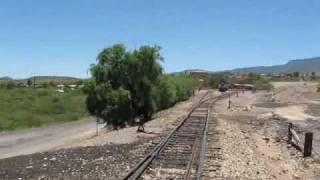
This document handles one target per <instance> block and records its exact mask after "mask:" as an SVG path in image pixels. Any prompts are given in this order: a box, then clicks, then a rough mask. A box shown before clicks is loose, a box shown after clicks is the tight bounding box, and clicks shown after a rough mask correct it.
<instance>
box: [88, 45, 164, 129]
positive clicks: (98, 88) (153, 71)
mask: <svg viewBox="0 0 320 180" xmlns="http://www.w3.org/2000/svg"><path fill="white" fill-rule="evenodd" d="M159 51H160V48H159V47H158V46H142V47H140V48H139V49H136V50H134V51H133V52H129V51H127V50H126V48H125V47H124V46H123V45H121V44H116V45H114V46H112V47H110V48H106V49H104V50H103V51H102V52H101V53H100V54H99V55H98V58H97V60H98V63H97V64H96V65H92V66H91V69H90V70H91V74H92V79H91V80H90V81H89V82H87V83H86V85H85V88H84V91H85V92H86V93H87V94H88V98H87V109H88V110H89V112H90V113H91V114H94V115H96V116H97V117H99V118H102V119H104V120H105V121H106V122H107V123H109V124H111V125H113V126H114V127H119V126H123V125H124V124H125V123H126V122H128V121H132V120H133V119H134V118H136V117H141V116H142V117H143V118H142V119H141V120H142V121H147V120H150V119H151V117H152V114H153V113H154V112H155V111H156V108H157V107H156V103H155V99H154V96H153V87H154V86H155V85H156V84H157V83H158V81H159V77H160V75H161V74H162V67H161V65H160V64H159V61H160V60H162V57H161V56H160V53H159Z"/></svg>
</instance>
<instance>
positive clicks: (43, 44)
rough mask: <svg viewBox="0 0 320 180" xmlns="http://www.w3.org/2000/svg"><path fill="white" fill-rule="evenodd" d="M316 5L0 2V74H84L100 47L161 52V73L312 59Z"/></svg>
mask: <svg viewBox="0 0 320 180" xmlns="http://www.w3.org/2000/svg"><path fill="white" fill-rule="evenodd" d="M319 19H320V1H317V0H303V1H302V0H281V1H279V0H268V1H257V0H232V1H231V0H206V1H204V0H198V1H194V0H161V1H159V0H158V1H156V0H54V1H44V0H32V1H31V0H1V1H0V76H11V77H15V78H23V77H29V76H31V75H33V74H36V75H66V76H76V77H87V76H88V75H87V69H88V67H89V65H90V64H92V63H95V58H96V56H97V54H98V52H99V51H101V50H102V49H103V48H104V47H108V46H111V45H112V44H114V43H123V44H125V45H126V46H127V47H128V48H129V49H134V48H137V47H139V46H140V45H148V44H150V45H153V44H157V45H160V46H161V47H162V55H163V57H164V58H165V62H164V63H163V65H164V68H165V70H166V71H167V72H174V71H180V70H184V69H189V68H201V69H207V70H224V69H232V68H236V67H246V66H256V65H274V64H282V63H285V62H286V61H287V60H290V59H296V58H307V57H315V56H320V52H319V50H320V45H319V42H320V23H319Z"/></svg>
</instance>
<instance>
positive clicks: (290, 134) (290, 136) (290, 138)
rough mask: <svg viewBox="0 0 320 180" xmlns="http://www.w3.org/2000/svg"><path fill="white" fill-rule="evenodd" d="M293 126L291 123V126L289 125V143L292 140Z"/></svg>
mask: <svg viewBox="0 0 320 180" xmlns="http://www.w3.org/2000/svg"><path fill="white" fill-rule="evenodd" d="M292 127H293V124H292V123H289V126H288V143H291V142H292V132H291V129H292Z"/></svg>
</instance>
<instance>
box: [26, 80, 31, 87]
mask: <svg viewBox="0 0 320 180" xmlns="http://www.w3.org/2000/svg"><path fill="white" fill-rule="evenodd" d="M27 85H28V86H29V87H30V86H32V81H31V79H28V80H27Z"/></svg>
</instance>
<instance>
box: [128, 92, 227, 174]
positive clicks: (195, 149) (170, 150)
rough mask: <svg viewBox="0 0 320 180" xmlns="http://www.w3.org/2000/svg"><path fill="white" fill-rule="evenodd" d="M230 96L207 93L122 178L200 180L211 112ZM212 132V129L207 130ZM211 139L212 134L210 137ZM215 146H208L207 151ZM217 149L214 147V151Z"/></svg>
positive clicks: (203, 170) (205, 169)
mask: <svg viewBox="0 0 320 180" xmlns="http://www.w3.org/2000/svg"><path fill="white" fill-rule="evenodd" d="M229 95H230V94H223V95H220V96H216V97H212V93H210V92H209V91H208V93H206V94H205V95H204V96H203V97H202V99H201V100H200V101H199V103H198V104H197V105H195V106H194V107H193V108H192V109H191V111H190V113H189V114H188V115H187V116H186V117H185V118H184V119H183V120H182V121H181V122H180V123H179V124H178V125H177V126H176V127H175V128H174V129H173V130H172V131H171V132H170V133H169V134H168V136H166V137H165V138H164V139H163V140H162V141H161V142H160V143H159V144H158V145H157V146H156V147H154V148H153V150H152V151H151V152H150V153H149V154H147V155H146V156H145V157H144V158H143V159H142V161H140V162H139V163H138V164H137V165H136V166H135V167H134V168H133V169H132V170H131V171H130V172H129V173H128V175H127V176H126V177H125V178H124V179H125V180H133V179H139V178H140V179H201V178H202V177H204V178H205V176H204V175H203V173H207V171H210V169H209V170H208V168H207V167H206V166H203V164H204V160H205V158H207V157H206V150H207V140H208V139H209V140H210V141H215V140H214V138H213V139H212V138H208V137H207V135H208V128H210V126H212V125H211V123H209V120H210V110H211V109H212V105H213V104H214V102H216V101H217V100H219V99H222V98H225V97H227V96H229ZM210 129H212V128H210ZM209 135H212V132H210V133H209ZM214 144H215V143H214V142H210V146H209V148H210V150H212V145H213V146H214ZM215 148H217V149H219V148H218V147H213V149H215Z"/></svg>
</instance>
